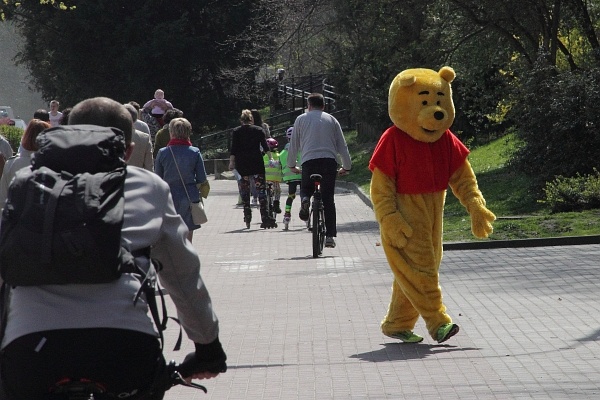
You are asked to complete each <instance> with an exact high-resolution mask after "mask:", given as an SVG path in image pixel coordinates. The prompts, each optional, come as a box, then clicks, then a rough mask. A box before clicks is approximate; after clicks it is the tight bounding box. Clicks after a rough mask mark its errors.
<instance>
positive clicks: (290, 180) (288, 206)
mask: <svg viewBox="0 0 600 400" xmlns="http://www.w3.org/2000/svg"><path fill="white" fill-rule="evenodd" d="M293 133H294V127H293V126H290V127H289V128H288V129H287V130H286V131H285V137H286V138H287V141H288V142H287V143H286V144H285V147H284V148H283V150H281V153H280V154H279V161H280V162H281V172H282V173H283V181H284V182H285V183H287V185H288V197H287V199H286V200H285V212H284V214H283V223H284V225H286V226H287V225H288V224H289V223H290V220H291V218H292V203H293V202H294V199H295V198H296V192H297V190H298V186H300V183H301V182H302V174H300V173H296V172H293V171H292V170H291V169H290V167H288V166H287V159H288V152H289V148H290V141H291V140H292V134H293ZM296 163H297V164H298V165H302V163H301V162H300V154H298V156H296Z"/></svg>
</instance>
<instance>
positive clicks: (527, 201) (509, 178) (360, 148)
mask: <svg viewBox="0 0 600 400" xmlns="http://www.w3.org/2000/svg"><path fill="white" fill-rule="evenodd" d="M346 140H347V142H348V147H349V149H350V153H351V155H352V165H353V166H352V173H351V174H350V175H349V176H348V177H346V178H345V180H348V181H351V182H354V183H356V184H357V185H359V186H360V187H361V189H363V190H364V191H365V193H367V194H368V193H369V182H370V179H371V172H370V171H369V169H368V164H369V159H370V157H371V154H372V153H373V149H374V148H375V145H376V143H359V142H358V141H357V135H356V132H355V131H351V132H348V133H346ZM515 144H516V143H515V139H514V137H513V136H512V135H508V136H505V137H503V138H500V139H497V140H495V141H492V142H490V143H489V144H487V145H484V146H481V147H478V148H476V149H472V151H471V154H470V155H469V162H470V163H471V165H472V166H473V170H474V171H475V174H476V176H477V182H478V184H479V188H480V190H481V192H482V193H483V196H484V198H485V199H486V202H487V206H488V208H489V209H490V210H491V211H492V212H494V214H496V216H497V217H498V219H497V220H496V221H495V222H494V233H493V234H492V235H491V236H490V239H491V240H509V239H528V238H545V237H559V236H583V235H598V234H600V209H595V210H587V211H582V212H567V213H555V214H552V213H550V210H549V209H548V208H547V207H546V206H545V205H544V204H543V203H541V202H539V198H538V197H536V194H535V193H533V192H532V191H531V190H530V186H529V180H528V178H527V177H526V176H524V175H522V174H520V173H518V172H516V171H514V170H513V169H511V168H510V167H509V166H507V160H508V158H509V156H510V152H511V151H512V150H514V148H515ZM473 240H477V239H476V238H475V237H474V236H473V235H472V234H471V222H470V217H469V215H468V213H467V211H466V210H465V208H464V207H463V206H462V205H461V204H460V203H459V201H458V200H457V199H456V197H454V195H453V194H452V191H451V190H448V195H447V197H446V207H445V210H444V241H446V242H456V241H460V242H462V241H473Z"/></svg>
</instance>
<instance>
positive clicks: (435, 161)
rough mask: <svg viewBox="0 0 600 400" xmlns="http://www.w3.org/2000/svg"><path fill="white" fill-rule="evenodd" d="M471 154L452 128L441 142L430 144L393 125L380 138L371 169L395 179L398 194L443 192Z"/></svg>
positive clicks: (370, 163) (370, 165)
mask: <svg viewBox="0 0 600 400" xmlns="http://www.w3.org/2000/svg"><path fill="white" fill-rule="evenodd" d="M468 154H469V149H467V148H466V147H465V145H464V144H462V142H461V141H460V140H459V139H458V138H457V137H456V136H455V135H454V134H453V133H452V132H450V130H449V129H448V130H446V132H444V134H443V135H442V137H441V138H440V139H438V140H437V141H435V142H433V143H426V142H420V141H418V140H415V139H413V138H412V137H410V136H409V135H408V134H407V133H406V132H404V131H401V130H400V129H398V128H397V127H396V126H392V127H390V128H388V129H387V130H386V131H385V132H384V133H383V135H382V136H381V138H380V139H379V143H377V147H375V151H374V152H373V156H372V157H371V161H370V162H369V169H370V170H371V171H373V170H375V168H379V169H380V170H381V172H383V173H384V174H386V175H387V176H389V177H390V178H393V179H395V180H396V191H397V192H398V193H403V194H418V193H433V192H440V191H443V190H446V189H447V188H448V182H449V181H450V177H451V176H452V174H454V172H456V170H457V169H458V168H460V167H461V166H462V165H463V164H464V162H465V160H466V159H467V155H468Z"/></svg>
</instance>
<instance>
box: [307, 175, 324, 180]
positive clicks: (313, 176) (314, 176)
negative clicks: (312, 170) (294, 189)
mask: <svg viewBox="0 0 600 400" xmlns="http://www.w3.org/2000/svg"><path fill="white" fill-rule="evenodd" d="M310 179H311V180H313V181H320V180H321V179H323V175H321V174H312V175H311V176H310Z"/></svg>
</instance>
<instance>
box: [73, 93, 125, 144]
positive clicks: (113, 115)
mask: <svg viewBox="0 0 600 400" xmlns="http://www.w3.org/2000/svg"><path fill="white" fill-rule="evenodd" d="M79 124H90V125H98V126H106V127H114V128H117V129H120V130H122V131H123V134H124V135H125V143H126V144H129V143H131V135H132V131H133V121H132V119H131V115H130V114H129V111H127V109H126V108H125V106H123V105H122V104H120V103H118V102H116V101H114V100H113V99H109V98H108V97H94V98H91V99H86V100H83V101H82V102H80V103H78V104H77V105H75V107H73V110H72V111H71V114H70V115H69V125H79Z"/></svg>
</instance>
